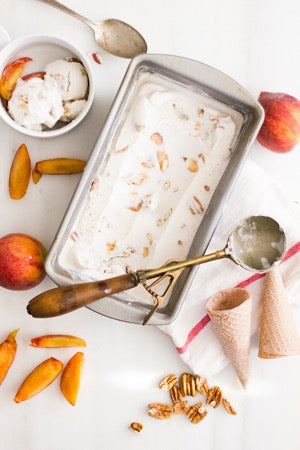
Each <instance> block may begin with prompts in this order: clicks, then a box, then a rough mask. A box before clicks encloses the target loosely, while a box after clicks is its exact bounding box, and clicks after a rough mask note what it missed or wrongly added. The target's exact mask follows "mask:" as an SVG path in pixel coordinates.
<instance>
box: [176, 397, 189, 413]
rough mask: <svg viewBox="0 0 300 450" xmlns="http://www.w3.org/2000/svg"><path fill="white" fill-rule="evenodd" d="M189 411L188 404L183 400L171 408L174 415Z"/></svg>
mask: <svg viewBox="0 0 300 450" xmlns="http://www.w3.org/2000/svg"><path fill="white" fill-rule="evenodd" d="M189 409H190V405H189V403H188V402H187V401H186V400H185V401H183V402H177V403H175V405H174V406H173V413H174V414H186V413H187V412H188V411H189Z"/></svg>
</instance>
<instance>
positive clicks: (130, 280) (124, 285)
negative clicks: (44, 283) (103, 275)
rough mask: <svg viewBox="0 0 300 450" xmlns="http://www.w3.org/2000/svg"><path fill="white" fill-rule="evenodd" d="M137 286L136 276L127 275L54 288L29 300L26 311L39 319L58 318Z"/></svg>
mask: <svg viewBox="0 0 300 450" xmlns="http://www.w3.org/2000/svg"><path fill="white" fill-rule="evenodd" d="M137 284H138V279H137V277H136V275H135V274H133V273H127V274H125V275H121V276H119V277H115V278H109V279H107V280H103V281H94V282H90V283H81V284H74V285H71V286H63V287H59V288H54V289H50V290H49V291H46V292H43V293H42V294H40V295H37V296H36V297H34V298H33V299H32V300H30V302H29V303H28V305H27V311H28V313H29V314H31V315H32V316H33V317H39V318H44V317H55V316H60V315H61V314H66V313H68V312H71V311H74V310H75V309H78V308H81V307H82V306H86V305H88V304H89V303H91V302H94V301H95V300H100V299H101V298H103V297H107V296H108V295H113V294H116V293H117V292H121V291H126V290H127V289H131V288H133V287H135V286H137Z"/></svg>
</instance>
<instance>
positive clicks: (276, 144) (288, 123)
mask: <svg viewBox="0 0 300 450" xmlns="http://www.w3.org/2000/svg"><path fill="white" fill-rule="evenodd" d="M258 101H259V102H260V103H261V105H262V106H263V108H264V110H265V120H264V123H263V124H262V127H261V129H260V131H259V134H258V136H257V139H258V141H259V143H260V144H261V145H262V146H263V147H266V148H267V149H269V150H272V151H273V152H277V153H286V152H289V151H290V150H292V149H293V148H294V147H295V146H296V145H297V143H298V142H299V141H300V101H299V100H297V98H295V97H292V96H291V95H288V94H282V93H272V92H261V93H260V96H259V99H258Z"/></svg>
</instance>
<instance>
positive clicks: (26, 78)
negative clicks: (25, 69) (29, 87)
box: [22, 72, 46, 81]
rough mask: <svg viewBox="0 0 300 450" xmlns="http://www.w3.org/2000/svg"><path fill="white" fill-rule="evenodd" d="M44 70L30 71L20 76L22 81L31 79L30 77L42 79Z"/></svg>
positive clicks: (44, 73)
mask: <svg viewBox="0 0 300 450" xmlns="http://www.w3.org/2000/svg"><path fill="white" fill-rule="evenodd" d="M45 75H46V72H32V73H29V74H28V75H24V77H22V80H23V81H28V80H31V78H41V79H42V80H43V79H44V78H45Z"/></svg>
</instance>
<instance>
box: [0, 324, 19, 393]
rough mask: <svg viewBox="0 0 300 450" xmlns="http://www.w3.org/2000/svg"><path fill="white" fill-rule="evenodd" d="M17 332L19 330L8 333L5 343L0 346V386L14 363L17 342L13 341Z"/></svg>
mask: <svg viewBox="0 0 300 450" xmlns="http://www.w3.org/2000/svg"><path fill="white" fill-rule="evenodd" d="M18 331H19V328H18V329H17V330H14V331H12V332H11V333H9V335H8V336H7V338H6V339H5V341H4V342H2V344H1V345H0V384H2V381H3V380H4V378H5V377H6V375H7V372H8V371H9V368H10V366H11V365H12V363H13V362H14V359H15V355H16V351H17V348H18V345H17V341H16V339H15V338H16V334H17V333H18Z"/></svg>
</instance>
